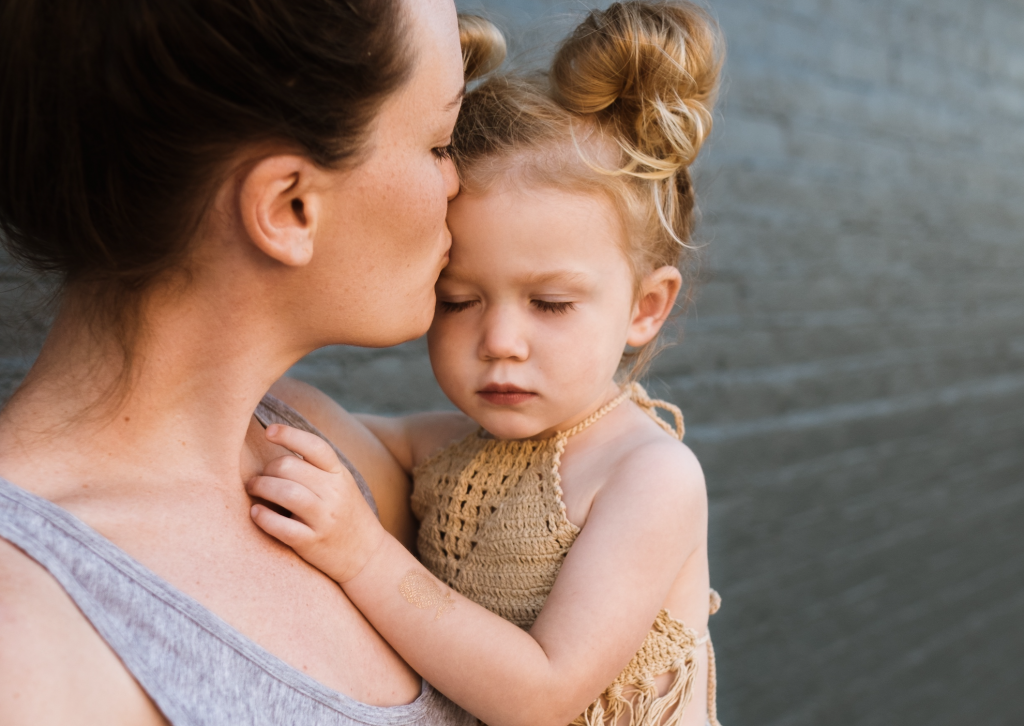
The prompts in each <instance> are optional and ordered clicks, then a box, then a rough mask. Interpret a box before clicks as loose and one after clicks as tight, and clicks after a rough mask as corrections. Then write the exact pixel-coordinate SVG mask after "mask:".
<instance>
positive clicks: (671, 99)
mask: <svg viewBox="0 0 1024 726" xmlns="http://www.w3.org/2000/svg"><path fill="white" fill-rule="evenodd" d="M723 55H724V41H723V40H722V36H721V33H720V31H719V29H718V25H717V23H716V22H715V21H714V19H713V18H712V17H711V16H710V15H709V14H708V13H707V11H706V10H704V9H703V8H701V7H698V6H697V5H694V4H693V3H690V2H685V1H677V2H641V1H634V2H617V3H614V4H613V5H611V6H610V7H609V8H608V9H607V10H594V11H592V12H591V13H590V14H589V16H588V17H587V18H586V19H585V20H584V21H583V22H582V23H580V25H579V26H578V27H577V28H576V30H575V32H573V33H572V35H570V36H569V37H568V38H567V39H566V40H565V42H564V43H563V44H562V46H561V47H560V48H559V50H558V53H557V54H556V56H555V59H554V62H553V65H552V70H551V83H552V87H553V91H554V94H555V96H556V97H557V98H558V100H559V102H560V103H561V104H562V105H564V106H565V107H566V108H567V109H569V110H571V111H574V112H576V113H579V114H594V115H596V116H597V117H598V118H599V119H600V120H601V121H602V122H603V123H604V124H611V128H610V129H608V130H609V131H611V132H612V133H613V135H614V136H615V137H616V138H617V140H618V141H619V144H620V145H621V146H622V148H623V150H624V151H626V153H627V154H629V156H630V157H631V158H632V162H633V163H632V166H633V167H634V168H633V169H631V170H624V171H632V172H633V173H636V174H638V175H643V176H648V178H658V177H661V176H670V175H672V174H674V173H675V172H676V171H678V170H679V169H680V168H684V167H687V166H689V165H690V164H691V163H692V162H693V161H694V159H695V158H696V157H697V154H698V152H699V151H700V149H701V146H702V145H703V143H704V141H705V139H706V138H707V136H708V134H709V133H710V131H711V124H712V110H713V107H714V103H715V99H716V96H717V93H718V86H719V76H720V73H721V68H722V60H723Z"/></svg>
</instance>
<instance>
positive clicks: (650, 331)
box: [626, 265, 683, 347]
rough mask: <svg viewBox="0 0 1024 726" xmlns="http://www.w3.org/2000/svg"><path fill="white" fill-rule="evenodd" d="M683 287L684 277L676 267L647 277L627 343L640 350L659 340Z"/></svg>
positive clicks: (659, 270) (668, 267)
mask: <svg viewBox="0 0 1024 726" xmlns="http://www.w3.org/2000/svg"><path fill="white" fill-rule="evenodd" d="M682 286H683V276H682V275H681V274H680V273H679V270H677V269H676V268H675V267H671V266H668V265H666V266H665V267H659V268H658V269H657V270H655V271H654V272H651V273H650V274H648V275H647V276H646V277H644V280H643V283H642V284H641V286H640V299H639V300H638V301H637V303H636V310H635V312H634V314H633V320H632V321H631V322H630V325H629V334H628V336H627V337H626V343H628V344H629V345H631V346H633V347H640V346H642V345H646V344H647V343H650V342H651V341H652V340H654V339H655V338H656V337H657V335H658V332H659V331H660V330H661V326H662V325H664V324H665V321H666V320H668V316H669V315H671V314H672V309H673V308H674V307H675V304H676V298H677V297H679V291H680V289H682Z"/></svg>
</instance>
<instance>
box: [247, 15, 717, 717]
mask: <svg viewBox="0 0 1024 726" xmlns="http://www.w3.org/2000/svg"><path fill="white" fill-rule="evenodd" d="M480 37H486V34H481V36H480ZM468 40H469V42H468V51H469V52H468V55H467V57H486V56H488V55H489V51H488V49H487V48H484V47H480V43H479V42H477V43H476V44H474V42H473V38H472V37H470V38H469V39H468ZM720 45H721V44H720V38H719V36H718V33H717V29H716V27H715V25H714V24H713V22H712V21H711V20H710V19H709V18H708V16H707V15H706V14H705V13H704V12H703V11H702V10H700V9H698V8H697V7H695V6H693V5H690V4H687V3H683V2H678V3H654V2H628V3H622V4H618V3H617V4H615V5H612V6H611V7H610V8H608V10H606V11H603V12H599V11H595V12H593V13H591V14H590V16H589V17H588V18H587V19H586V20H585V21H584V22H583V23H582V24H581V25H580V26H579V27H578V28H577V29H576V31H575V32H574V33H573V34H572V35H571V36H570V37H569V38H568V39H567V40H566V41H565V42H564V43H563V45H562V47H561V49H560V51H559V52H558V54H557V56H556V58H555V60H554V64H553V67H552V69H551V72H550V74H549V77H548V78H547V79H546V80H542V79H531V78H513V77H498V78H493V79H491V80H489V81H486V82H484V83H483V84H482V85H480V86H479V87H478V88H476V89H475V90H473V91H472V92H470V93H469V94H468V95H467V96H466V99H465V103H464V108H463V113H462V117H461V119H460V121H459V123H458V126H457V128H456V131H455V135H454V137H453V153H454V154H455V158H456V161H457V164H458V166H459V168H460V172H461V174H462V178H463V189H462V192H461V193H460V195H459V196H458V197H457V198H456V199H455V200H454V201H453V202H452V203H451V206H450V209H449V218H448V219H449V226H450V229H451V232H452V237H453V246H452V251H451V262H450V264H449V265H448V267H447V268H446V269H445V270H444V272H443V273H442V275H441V277H440V279H439V281H438V283H437V301H438V302H437V312H436V317H435V319H434V323H433V327H432V328H431V330H430V333H429V346H430V357H431V363H432V365H433V369H434V373H435V375H436V376H437V380H438V382H439V383H440V385H441V387H442V389H443V390H444V392H445V393H446V394H447V395H448V396H449V398H450V399H451V400H452V401H453V402H454V403H455V405H456V406H458V408H459V409H460V410H461V411H462V412H463V414H465V415H463V414H449V413H434V414H418V415H413V416H407V417H403V418H396V419H387V418H380V417H372V416H366V417H364V419H363V420H364V422H365V423H366V425H367V426H369V427H370V428H371V430H373V431H374V432H375V433H376V434H377V435H378V437H379V438H380V439H381V440H382V441H383V442H384V443H385V444H386V446H387V447H388V448H389V449H390V450H391V452H392V453H393V454H394V456H395V458H396V459H397V461H398V462H399V463H400V464H401V465H402V466H403V467H404V468H405V469H406V471H408V472H411V473H412V476H413V478H414V493H413V497H412V506H413V511H414V512H415V514H416V515H417V517H418V519H419V520H420V530H419V540H418V542H419V552H420V555H421V557H422V562H423V564H420V562H419V561H417V560H416V559H415V558H414V557H413V556H412V555H411V554H410V553H409V552H408V551H407V550H406V549H405V548H404V547H402V546H401V544H399V543H398V541H396V540H395V539H394V538H393V537H391V536H390V535H389V534H388V533H386V532H385V531H384V529H383V528H382V527H381V525H380V524H379V523H378V522H377V520H376V518H375V517H374V516H373V514H372V513H371V511H370V509H369V508H368V507H367V506H366V505H365V504H364V503H363V499H362V497H361V495H360V494H359V491H358V490H357V489H356V487H355V486H353V485H352V483H351V480H350V477H349V476H348V474H347V472H346V470H345V468H344V467H342V466H341V465H340V464H339V462H338V459H337V457H336V456H335V455H334V454H333V452H332V451H331V450H330V448H329V447H328V446H327V444H325V443H324V442H323V441H322V440H320V439H318V438H316V437H314V436H312V435H310V434H305V433H303V432H300V431H298V430H296V429H291V428H287V427H283V426H271V427H269V428H268V430H267V437H268V438H269V439H270V441H272V442H274V443H276V444H280V445H282V446H285V447H287V448H288V449H290V450H292V451H294V452H296V453H298V454H300V455H301V456H302V457H303V460H300V459H299V458H296V457H283V458H281V459H278V460H276V461H275V462H273V463H272V464H271V465H270V466H269V467H268V468H267V471H266V472H265V473H264V475H263V476H260V477H257V478H255V479H254V480H253V481H252V482H250V484H249V490H250V492H251V493H252V494H253V495H254V496H257V497H260V498H263V499H265V500H269V501H271V502H274V503H276V504H278V505H280V506H282V507H284V508H286V509H288V510H290V512H291V513H292V515H293V516H292V518H290V519H289V518H286V517H284V516H281V515H280V514H277V513H275V512H274V511H272V510H271V509H270V508H268V507H266V506H263V505H260V504H257V505H255V506H254V507H253V518H254V519H255V521H256V522H257V524H259V526H261V527H262V528H263V529H265V530H266V531H267V532H269V533H270V534H271V535H273V536H275V537H277V538H279V539H280V540H281V541H283V542H285V543H286V544H288V545H290V546H292V547H294V548H295V550H296V551H297V552H298V553H299V554H300V555H302V556H303V557H304V558H305V559H307V560H308V561H309V562H310V563H312V564H313V565H315V566H316V567H318V568H319V569H321V570H323V571H324V572H325V573H327V574H328V575H330V576H331V577H332V578H334V579H335V580H337V581H338V583H340V584H341V586H342V587H343V588H344V589H345V592H346V593H347V594H348V596H349V597H350V598H351V600H352V601H353V602H354V603H355V604H356V605H357V606H358V607H359V609H360V610H361V611H362V612H363V613H364V614H365V615H366V617H367V619H368V620H369V621H370V622H371V623H372V624H373V626H374V627H376V628H377V630H379V631H380V632H381V633H382V634H383V636H384V637H385V638H386V639H387V640H388V642H389V643H391V645H392V646H393V647H394V648H395V649H396V650H397V651H398V653H399V654H400V655H401V656H402V657H403V658H405V659H406V660H407V661H408V662H409V663H410V664H411V665H412V666H413V667H414V668H415V669H416V670H417V671H419V672H420V673H421V674H422V675H423V676H424V677H425V678H427V679H428V680H429V681H430V682H431V683H433V684H434V685H435V686H436V687H437V688H438V689H439V690H441V691H442V692H443V693H445V694H446V695H447V696H448V697H449V698H451V699H452V700H454V701H455V702H456V703H458V704H459V705H461V706H462V707H464V708H466V709H467V710H468V711H470V712H471V713H473V714H474V715H476V716H478V717H479V718H480V719H482V720H483V721H485V722H486V723H488V724H491V726H499V725H501V724H523V725H524V726H540V725H542V724H550V725H551V726H564V724H567V723H569V722H572V723H574V724H587V725H596V724H633V725H634V726H641V725H643V726H654V725H656V724H657V725H661V724H704V723H705V721H708V722H710V723H712V724H715V723H717V721H716V718H715V682H714V657H713V653H712V650H711V643H710V640H709V636H708V633H707V621H708V614H709V609H710V611H711V612H713V611H714V610H715V609H716V608H717V596H716V595H715V594H714V592H713V591H711V590H710V588H709V578H708V562H707V546H706V539H707V537H706V530H707V502H706V494H705V489H704V480H703V476H702V473H701V470H700V466H699V465H698V463H697V461H696V459H695V458H694V456H693V454H692V453H691V452H690V451H689V449H688V448H687V447H686V446H684V445H683V444H682V443H680V439H681V438H682V436H683V421H682V416H681V414H680V413H679V411H678V409H676V408H675V407H674V406H671V405H669V404H665V403H662V402H659V401H652V400H651V399H650V398H648V396H647V395H646V393H645V392H644V390H643V389H642V388H641V387H640V386H639V385H638V384H636V383H635V382H633V378H634V377H635V376H636V375H637V373H638V372H639V367H638V366H639V365H642V364H643V362H644V361H645V360H646V359H649V357H650V349H651V346H652V345H653V344H654V342H655V339H656V337H657V335H658V332H659V330H660V328H661V326H662V324H663V323H664V321H665V319H666V318H667V317H668V315H669V314H670V312H671V311H672V309H673V306H674V304H675V301H676V297H677V294H678V293H679V291H680V289H681V286H682V277H681V274H680V272H679V269H678V265H679V263H680V258H681V256H683V255H684V254H685V253H687V252H688V251H689V249H690V248H689V247H688V242H689V240H690V229H691V224H692V219H693V209H694V197H693V187H692V185H691V180H690V175H689V172H688V167H689V165H690V164H691V163H692V162H693V160H694V158H695V157H696V155H697V152H698V151H699V149H700V147H701V144H702V142H703V141H704V139H705V137H706V136H707V134H708V132H709V130H710V128H711V111H712V104H713V101H714V97H715V93H716V90H717V87H718V78H719V69H720V65H721V51H720ZM627 347H630V348H633V349H635V350H634V353H637V354H638V355H635V356H633V358H632V367H628V369H627V370H626V371H625V375H623V372H622V370H621V369H622V368H623V365H622V363H623V358H624V351H626V350H627ZM627 362H628V361H627ZM620 380H625V381H626V382H625V383H620V382H619V381H620ZM655 408H662V409H665V410H667V411H669V412H670V413H671V415H672V417H673V418H674V424H673V425H669V424H668V423H666V422H665V421H663V420H662V419H661V418H659V417H658V416H657V415H656V414H655ZM342 480H344V481H342ZM709 592H710V593H711V594H710V608H709ZM609 684H611V685H609ZM702 691H706V693H707V699H706V700H705V699H704V697H703V696H702V695H700V693H701V692H702ZM574 719H575V720H574Z"/></svg>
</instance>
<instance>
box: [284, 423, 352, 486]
mask: <svg viewBox="0 0 1024 726" xmlns="http://www.w3.org/2000/svg"><path fill="white" fill-rule="evenodd" d="M266 435H267V440H268V441H271V442H273V443H275V444H277V445H278V446H283V447H284V448H286V449H288V450H289V451H294V452H295V453H296V454H298V455H299V456H301V457H302V458H303V459H305V460H306V461H308V462H309V463H310V464H312V465H313V466H315V467H316V468H318V469H323V470H324V471H329V472H330V473H332V474H338V473H340V472H341V471H342V470H343V469H344V468H345V467H343V466H342V465H341V462H340V461H338V455H337V454H335V453H334V449H332V448H331V445H330V444H328V443H327V442H326V441H324V440H323V439H321V438H320V437H319V436H317V435H316V434H311V433H309V432H308V431H301V430H300V429H297V428H293V427H292V426H284V425H282V424H272V425H270V426H268V427H267V433H266Z"/></svg>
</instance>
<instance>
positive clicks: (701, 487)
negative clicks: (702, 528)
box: [602, 414, 707, 514]
mask: <svg viewBox="0 0 1024 726" xmlns="http://www.w3.org/2000/svg"><path fill="white" fill-rule="evenodd" d="M643 415H644V417H645V418H646V414H643ZM648 424H649V425H648ZM629 428H630V430H629V431H628V433H626V435H625V436H624V440H623V442H622V445H621V446H617V447H614V451H615V452H616V455H615V456H613V457H609V459H608V460H607V461H606V462H605V465H606V466H607V467H608V473H609V476H608V477H607V479H606V481H605V484H604V486H603V487H602V494H603V495H605V496H612V497H614V498H620V497H623V498H628V499H630V500H637V501H640V502H643V503H644V505H645V506H646V507H662V508H664V507H667V508H670V509H672V510H674V511H676V512H679V511H685V512H687V513H689V514H692V513H693V512H694V511H695V510H696V511H697V512H700V511H704V510H706V509H707V490H706V488H705V483H704V471H703V469H702V468H701V465H700V462H699V461H698V460H697V457H696V456H695V455H694V453H693V451H691V450H690V447H689V446H687V445H686V444H684V443H683V442H682V441H679V440H678V439H676V438H673V437H672V436H670V435H669V434H667V433H666V432H665V431H664V430H663V429H662V428H661V427H659V426H658V425H657V424H655V423H654V422H653V421H651V420H650V419H647V422H639V423H637V425H634V426H630V427H629Z"/></svg>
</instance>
